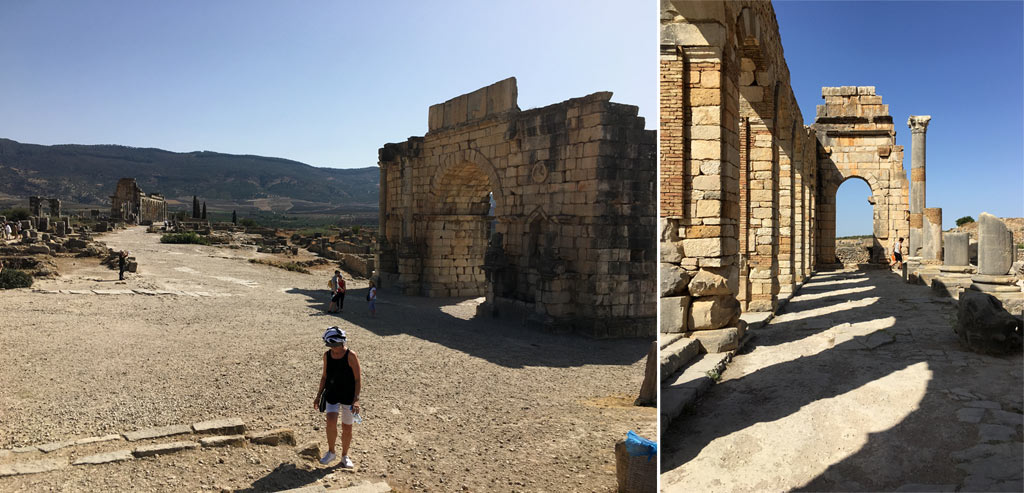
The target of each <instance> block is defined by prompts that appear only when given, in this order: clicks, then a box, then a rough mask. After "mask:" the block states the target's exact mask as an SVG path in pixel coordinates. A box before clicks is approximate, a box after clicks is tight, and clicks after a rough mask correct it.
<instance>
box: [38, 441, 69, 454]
mask: <svg viewBox="0 0 1024 493" xmlns="http://www.w3.org/2000/svg"><path fill="white" fill-rule="evenodd" d="M74 444H75V441H74V440H64V441H62V442H50V443H44V444H42V445H40V446H39V450H42V451H43V452H46V453H47V454H48V453H50V452H53V451H54V450H60V449H62V448H64V447H68V446H71V445H74Z"/></svg>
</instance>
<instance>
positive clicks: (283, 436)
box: [249, 428, 295, 446]
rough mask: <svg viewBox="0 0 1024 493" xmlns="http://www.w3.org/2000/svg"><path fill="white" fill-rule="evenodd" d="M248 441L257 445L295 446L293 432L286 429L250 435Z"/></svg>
mask: <svg viewBox="0 0 1024 493" xmlns="http://www.w3.org/2000/svg"><path fill="white" fill-rule="evenodd" d="M249 441H250V442H252V443H256V444H259V445H275V446H276V445H282V444H287V445H295V432H294V431H292V430H290V429H288V428H277V429H273V430H269V431H263V432H260V433H250V434H249Z"/></svg>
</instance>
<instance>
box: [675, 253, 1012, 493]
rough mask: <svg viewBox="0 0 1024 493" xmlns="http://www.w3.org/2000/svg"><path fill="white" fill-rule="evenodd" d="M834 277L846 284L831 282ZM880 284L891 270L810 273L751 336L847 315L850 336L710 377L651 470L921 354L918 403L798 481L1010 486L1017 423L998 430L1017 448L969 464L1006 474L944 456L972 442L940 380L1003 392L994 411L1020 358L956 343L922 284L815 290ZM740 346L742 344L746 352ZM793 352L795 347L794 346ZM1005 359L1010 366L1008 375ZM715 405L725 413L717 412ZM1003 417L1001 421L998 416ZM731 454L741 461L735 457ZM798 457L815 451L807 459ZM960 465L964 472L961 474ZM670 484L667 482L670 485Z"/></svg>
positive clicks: (819, 329) (783, 337) (780, 334)
mask: <svg viewBox="0 0 1024 493" xmlns="http://www.w3.org/2000/svg"><path fill="white" fill-rule="evenodd" d="M862 278H866V279H867V280H866V281H863V282H862V281H860V280H859V279H862ZM834 281H850V282H847V283H832V282H834ZM825 282H830V284H825ZM880 283H902V281H900V280H898V278H896V276H894V275H893V274H890V273H887V272H878V273H867V274H865V273H851V274H849V275H843V274H835V275H829V276H828V277H821V278H818V277H817V276H816V279H813V280H812V281H811V282H808V283H807V284H806V285H805V286H804V288H803V289H801V291H800V292H799V293H797V294H798V296H796V297H794V299H793V300H794V301H793V302H791V303H790V304H789V305H787V306H786V309H785V310H783V311H782V313H780V314H779V316H778V321H777V322H773V323H772V324H770V325H769V326H768V327H766V328H765V329H762V330H760V331H758V336H757V338H756V339H755V343H756V344H757V345H758V346H761V347H771V346H779V345H782V344H787V343H792V342H795V341H798V340H801V339H804V338H807V337H812V336H815V335H817V334H820V333H823V332H825V331H828V330H830V329H832V328H833V327H835V326H837V325H841V324H850V327H845V329H846V330H847V331H848V332H850V331H852V332H855V333H857V334H859V335H856V336H855V337H853V338H852V339H848V336H846V337H843V336H841V335H840V336H839V339H838V340H834V345H833V346H832V347H830V348H827V349H823V350H820V351H818V352H815V353H814V354H806V355H803V356H800V357H798V358H796V359H792V360H790V361H784V362H780V363H776V364H773V365H770V366H767V367H764V368H761V369H759V370H757V371H755V372H753V373H751V374H748V375H744V376H742V377H740V378H736V379H731V380H726V381H723V382H722V383H720V384H719V385H716V386H714V387H712V389H711V390H710V391H709V392H708V393H707V394H705V397H704V399H702V401H701V402H700V403H698V406H697V407H696V409H695V410H694V411H693V412H692V413H691V414H689V415H684V416H681V417H680V418H679V419H677V420H676V421H674V422H673V423H672V425H671V426H670V427H669V429H668V430H666V431H665V432H664V434H663V443H664V445H663V447H664V448H663V450H664V452H663V454H662V465H661V470H662V472H663V473H668V472H671V471H672V470H674V469H676V468H678V467H680V466H682V465H684V464H686V463H687V462H689V461H691V460H693V459H694V458H696V457H697V456H698V455H699V454H700V453H701V451H702V450H703V449H704V448H705V447H706V446H708V445H709V444H710V443H711V442H713V441H715V440H716V439H718V438H720V437H726V436H728V435H731V434H733V433H736V432H739V431H742V430H745V429H747V428H750V427H752V426H754V425H755V424H758V423H771V422H775V421H778V420H781V419H783V418H785V417H787V416H789V415H791V414H794V413H797V412H798V411H800V410H801V408H803V407H804V406H807V405H808V404H811V403H813V402H816V401H820V400H824V399H829V398H833V397H837V396H840V395H842V394H844V393H847V392H849V391H852V390H855V389H858V388H860V387H862V386H864V385H865V384H868V383H870V382H873V381H876V380H879V379H881V378H883V377H886V376H888V375H891V374H893V373H895V372H897V371H900V370H903V369H905V368H908V367H910V366H911V365H915V364H918V363H920V362H925V363H927V365H928V369H929V370H931V371H932V378H931V379H930V380H929V381H928V383H927V389H926V391H925V395H924V397H923V398H922V400H921V402H920V403H919V404H918V406H917V408H916V409H915V410H914V411H912V412H911V413H910V414H909V415H907V416H906V417H904V418H903V419H902V420H900V422H899V423H898V424H897V425H896V426H894V427H892V428H890V429H887V430H885V431H883V432H880V433H872V434H870V437H869V439H868V442H867V443H866V444H865V445H864V446H863V447H861V448H860V449H859V450H858V451H857V452H856V453H854V454H852V455H850V456H848V457H847V458H845V459H843V460H842V461H840V462H839V463H836V464H832V465H831V466H830V467H828V468H827V470H825V471H824V472H823V473H821V474H820V475H818V476H817V477H815V478H814V479H813V480H811V481H809V482H808V483H807V484H806V485H804V486H803V487H802V488H805V489H806V490H808V491H834V490H844V491H855V490H870V491H891V490H894V489H896V488H899V487H900V486H905V485H907V484H909V483H926V484H929V485H932V488H933V489H934V485H943V484H944V485H961V484H962V485H964V486H965V487H967V486H972V487H973V488H979V487H980V488H989V489H996V490H1003V489H1008V488H1009V489H1013V488H1018V489H1019V486H1020V480H1019V478H1020V470H1021V468H1020V462H1021V459H1022V457H1021V447H1020V445H1021V444H1020V440H1021V439H1022V435H1021V431H1022V427H1021V426H1019V425H1018V426H1016V428H1015V430H1016V433H1014V434H1013V436H1011V437H1007V440H1009V441H1010V443H1015V445H1009V444H1008V445H1007V446H1009V447H1010V449H1009V450H1011V451H1013V450H1014V449H1013V447H1016V449H1015V452H1013V453H1011V456H1010V457H1004V458H1002V459H999V458H991V457H980V458H979V460H981V462H982V463H980V464H977V468H979V469H980V470H982V471H983V470H984V468H986V467H989V468H997V469H998V468H999V467H1004V466H1005V465H1007V464H1012V465H1014V467H1010V471H1009V473H1008V474H1005V476H1006V478H1005V479H1006V480H1005V481H1002V482H1000V481H1001V480H992V478H979V477H977V476H970V474H973V473H976V472H977V470H974V472H972V471H971V470H970V468H969V467H965V466H963V465H962V463H963V461H962V460H954V459H953V458H952V454H953V453H955V452H957V451H958V450H959V449H963V448H966V447H963V446H961V445H962V444H965V443H967V444H968V446H970V445H973V444H974V443H975V442H974V441H975V440H976V436H977V434H978V431H977V430H978V425H977V424H972V423H964V422H960V421H958V420H957V415H956V413H957V411H958V410H959V409H960V408H961V406H964V405H965V404H964V403H963V402H957V401H956V400H954V399H952V398H951V397H950V394H949V389H953V388H962V387H968V388H970V389H971V390H976V391H977V392H978V393H979V394H980V395H983V396H985V398H989V399H992V400H993V401H995V400H1002V401H1003V402H1004V404H1003V409H1004V410H1008V411H1010V412H1018V413H1019V412H1020V406H1021V404H1020V400H1021V397H1020V395H1019V394H1020V389H1019V382H1020V373H1019V370H1020V366H1021V359H1020V357H1019V356H1013V357H1004V358H996V357H990V356H982V355H975V354H973V353H965V352H963V350H962V348H961V347H960V346H959V343H958V341H957V339H956V336H955V334H954V333H953V332H952V327H951V325H950V321H951V320H952V319H953V317H954V316H955V306H953V305H951V304H949V303H948V302H946V301H945V299H942V298H936V297H932V295H931V293H930V291H929V290H928V288H925V287H922V286H911V285H901V286H900V288H898V289H899V290H898V292H897V294H896V295H895V296H894V295H893V294H892V292H893V291H892V290H891V289H890V290H889V291H888V292H889V293H890V295H889V298H886V297H885V296H883V295H882V294H881V292H882V291H883V290H880V289H868V290H859V291H856V292H851V293H849V294H848V295H843V296H829V295H826V293H827V290H828V289H837V290H838V289H847V288H853V287H861V286H876V287H877V286H880ZM829 286H830V287H829ZM815 295H824V296H815ZM894 298H895V299H894ZM872 306H873V309H871V307H872ZM830 307H831V308H837V309H838V311H835V312H832V313H827V314H820V315H816V316H809V317H806V316H803V314H806V313H820V312H824V311H827V309H828V308H830ZM880 308H881V310H880ZM888 308H891V309H888ZM816 310H817V312H816ZM858 324H862V325H858ZM851 329H852V330H851ZM883 332H884V333H883ZM837 334H838V332H837ZM893 339H895V342H896V343H900V344H899V346H898V347H896V346H893V345H892V344H891V341H892V340H893ZM887 341H890V342H887ZM903 343H909V344H903ZM914 349H918V350H914ZM751 350H752V349H751V348H748V349H747V350H746V352H747V353H749V352H750V351H751ZM794 350H797V349H796V348H795V347H794ZM865 358H867V359H865ZM951 359H955V360H956V361H967V362H969V364H964V365H959V366H957V365H954V364H952V363H951V362H950V361H951ZM858 362H860V363H861V364H858ZM1015 367H1016V369H1017V373H1012V371H1013V369H1014V368H1015ZM1000 369H1007V370H1004V371H1006V373H1011V374H1012V375H1013V377H1006V378H1002V379H1001V380H999V381H998V382H993V381H992V379H990V378H987V376H988V375H992V374H993V372H995V373H999V372H1000ZM986 371H987V373H986ZM726 376H728V370H727V372H726ZM1014 378H1015V379H1016V380H1014ZM1012 381H1016V382H1017V388H1015V389H1014V392H1010V393H1007V392H1006V387H1005V385H1007V382H1012ZM1000 383H1001V384H1002V385H1003V387H1000ZM716 404H717V405H720V406H728V409H722V408H718V407H712V406H715V405H716ZM717 409H722V410H723V411H725V412H724V413H722V412H719V413H716V410H717ZM993 412H994V411H993ZM1018 416H1019V415H1018ZM1003 417H1004V419H1005V417H1006V415H1003ZM986 419H987V418H986ZM1011 419H1012V415H1011ZM838 426H842V425H841V424H839V425H838ZM809 431H810V430H792V433H794V434H796V435H800V434H806V433H808V432H809ZM956 444H961V445H956ZM758 445H759V446H765V447H767V446H770V444H764V443H762V444H758ZM951 447H952V449H951ZM957 447H959V448H957ZM979 453H980V452H979ZM982 455H984V454H982ZM736 460H740V461H742V460H743V457H742V456H741V457H738V458H737V459H736ZM806 460H808V461H814V460H816V459H815V458H814V457H807V458H806ZM819 460H820V459H819ZM1013 461H1015V462H1013ZM958 465H959V466H960V468H959V469H958ZM765 468H766V469H768V470H770V469H771V466H770V465H768V464H766V465H765ZM965 471H967V474H968V477H967V478H966V479H964V476H965ZM723 474H727V473H725V472H724V471H723ZM1014 477H1015V478H1016V479H1014ZM997 479H998V478H997ZM673 480H675V479H673ZM669 486H670V488H669V489H668V490H667V491H675V490H673V489H671V487H672V486H671V485H669ZM674 487H675V488H683V489H686V488H687V486H686V484H685V483H676V484H675V485H674Z"/></svg>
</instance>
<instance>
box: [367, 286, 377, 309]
mask: <svg viewBox="0 0 1024 493" xmlns="http://www.w3.org/2000/svg"><path fill="white" fill-rule="evenodd" d="M366 301H367V302H369V305H370V316H371V317H376V316H377V285H376V284H374V283H373V281H370V290H369V291H367V293H366Z"/></svg>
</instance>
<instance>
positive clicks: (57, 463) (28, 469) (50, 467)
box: [0, 459, 68, 478]
mask: <svg viewBox="0 0 1024 493" xmlns="http://www.w3.org/2000/svg"><path fill="white" fill-rule="evenodd" d="M67 465H68V461H67V460H64V459H41V460H34V461H28V462H14V463H10V464H0V478H2V477H4V476H21V475H25V474H38V473H42V472H50V471H56V470H57V469H62V468H64V467H67Z"/></svg>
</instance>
